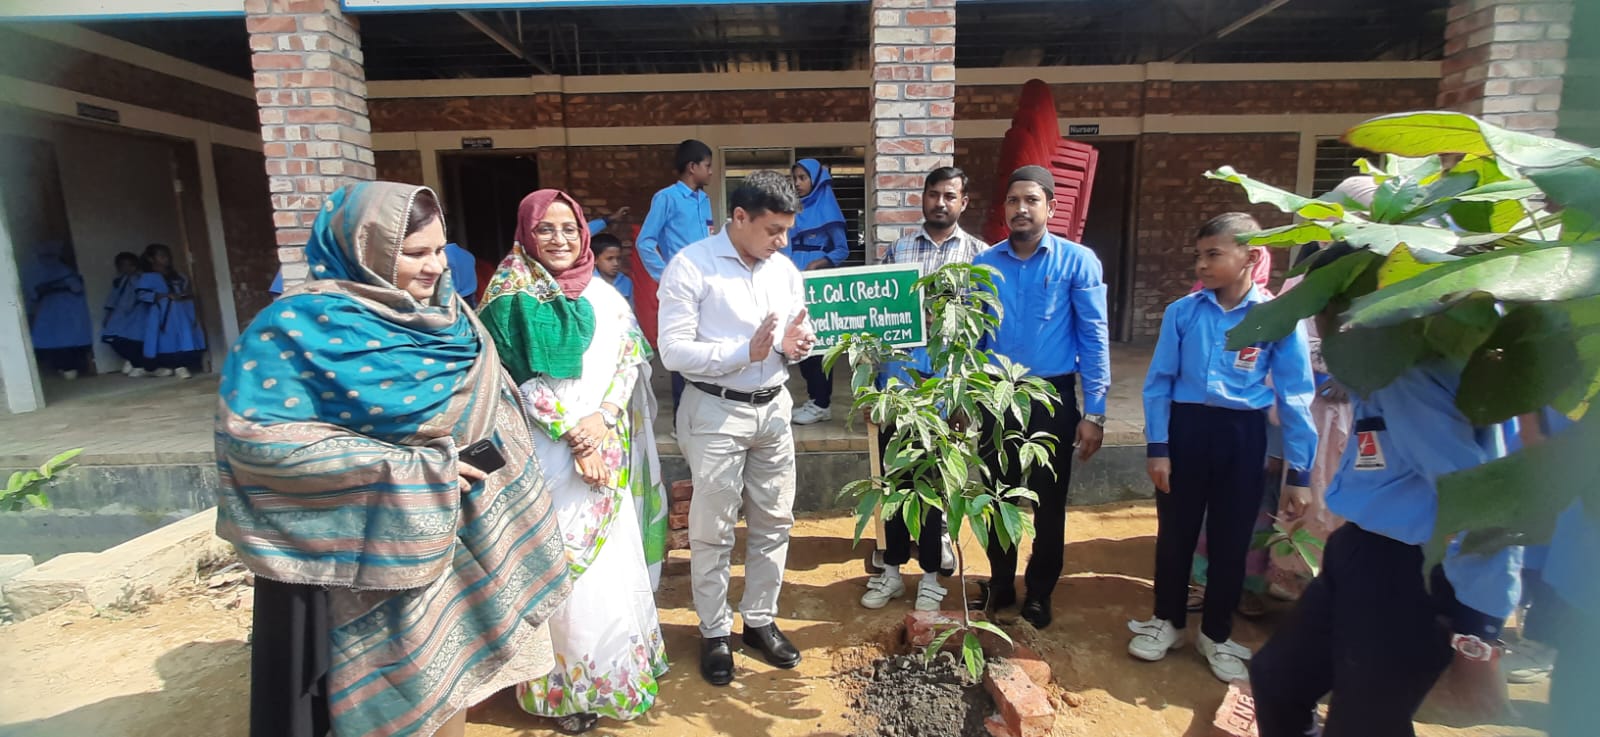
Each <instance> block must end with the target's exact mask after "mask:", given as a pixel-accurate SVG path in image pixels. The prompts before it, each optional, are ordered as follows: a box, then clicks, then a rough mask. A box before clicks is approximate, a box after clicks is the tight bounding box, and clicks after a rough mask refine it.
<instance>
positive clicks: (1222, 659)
mask: <svg viewBox="0 0 1600 737" xmlns="http://www.w3.org/2000/svg"><path fill="white" fill-rule="evenodd" d="M1197 647H1199V648H1200V654H1201V655H1204V656H1206V662H1208V663H1210V664H1211V675H1214V676H1216V677H1217V680H1219V681H1222V682H1223V683H1232V682H1233V681H1248V680H1250V669H1249V668H1248V667H1246V666H1245V664H1244V662H1245V661H1246V660H1249V659H1250V655H1251V653H1250V648H1247V647H1245V646H1243V645H1240V644H1239V643H1237V642H1234V641H1233V638H1229V639H1228V641H1227V642H1223V643H1217V642H1213V641H1212V639H1211V638H1209V637H1206V635H1205V633H1204V632H1202V633H1200V640H1199V643H1198V645H1197Z"/></svg>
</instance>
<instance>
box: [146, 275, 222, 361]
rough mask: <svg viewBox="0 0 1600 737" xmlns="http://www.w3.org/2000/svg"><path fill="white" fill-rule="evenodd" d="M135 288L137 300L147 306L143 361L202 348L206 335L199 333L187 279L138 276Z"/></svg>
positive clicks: (198, 323)
mask: <svg viewBox="0 0 1600 737" xmlns="http://www.w3.org/2000/svg"><path fill="white" fill-rule="evenodd" d="M135 289H136V292H137V294H138V296H139V301H140V302H143V303H145V304H147V305H149V308H148V309H149V313H148V314H147V315H146V316H145V329H144V357H145V358H155V357H156V356H158V355H164V354H170V353H188V352H190V351H199V350H204V349H205V347H206V336H205V333H203V332H201V330H200V319H199V317H198V315H197V314H196V312H195V302H194V296H193V293H192V290H191V289H190V287H189V279H188V277H185V276H184V275H182V274H174V275H173V277H172V279H171V280H170V281H169V280H168V279H167V277H165V276H162V275H161V274H158V273H155V272H153V271H152V272H146V273H144V274H142V275H140V276H139V282H138V284H137V285H136V286H135ZM160 294H180V295H188V299H172V298H171V297H158V296H157V295H160Z"/></svg>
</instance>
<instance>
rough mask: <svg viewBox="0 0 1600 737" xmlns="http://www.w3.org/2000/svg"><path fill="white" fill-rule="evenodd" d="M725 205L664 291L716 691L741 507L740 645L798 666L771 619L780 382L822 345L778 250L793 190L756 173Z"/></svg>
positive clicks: (666, 279)
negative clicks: (680, 382) (723, 214)
mask: <svg viewBox="0 0 1600 737" xmlns="http://www.w3.org/2000/svg"><path fill="white" fill-rule="evenodd" d="M729 204H730V205H731V206H732V208H733V213H732V217H731V218H730V219H729V221H728V225H727V227H725V228H724V229H723V230H722V232H720V233H718V234H717V235H714V236H712V237H710V238H707V239H705V240H703V241H700V242H698V243H695V244H692V245H690V246H688V247H686V248H684V249H683V250H682V251H680V252H679V253H678V255H677V256H676V257H675V258H673V260H672V262H671V263H670V264H668V265H667V269H666V271H665V272H664V273H663V274H662V277H661V288H660V290H659V295H660V299H661V312H660V315H661V332H660V344H661V362H662V363H663V364H664V365H665V366H666V368H667V370H668V371H676V372H679V373H681V374H683V377H684V379H685V380H686V382H687V384H688V388H687V390H686V391H685V392H684V394H683V402H682V404H681V405H680V406H679V407H678V415H677V423H678V424H677V427H678V445H679V447H680V448H682V449H683V454H684V457H685V458H686V459H687V460H688V461H689V470H690V472H691V473H692V474H693V476H694V499H693V501H691V502H690V505H689V552H690V558H689V561H690V570H691V572H692V576H693V585H694V607H695V611H696V613H697V614H699V616H700V634H701V636H702V637H703V638H704V641H703V642H702V644H701V652H700V674H701V675H702V676H704V677H705V679H706V681H708V682H710V683H711V684H712V685H714V686H725V685H727V684H729V683H731V682H732V681H733V650H732V646H731V644H730V642H729V639H730V637H731V635H732V633H733V612H732V611H731V610H730V609H729V607H728V578H729V566H730V563H731V557H732V553H733V542H734V527H735V526H736V525H737V523H738V521H739V512H740V509H741V508H742V509H743V511H744V515H745V522H746V525H747V526H748V528H749V538H748V540H747V541H746V545H745V586H744V599H743V600H742V601H741V602H740V603H739V613H740V616H741V617H743V619H744V638H743V639H744V644H745V645H746V646H747V647H751V648H754V649H755V650H757V651H759V652H760V653H761V655H762V656H763V657H764V658H765V659H766V660H767V662H769V663H771V664H772V665H775V666H777V667H779V668H793V667H794V666H796V665H798V664H799V663H800V651H799V650H798V649H796V648H795V646H794V645H793V644H791V643H790V642H789V640H788V638H786V637H784V636H783V633H782V632H780V631H778V626H777V623H776V622H775V621H774V617H775V616H776V614H777V609H778V591H779V589H780V588H782V586H783V567H784V562H785V560H786V559H787V558H788V555H789V529H790V528H791V527H793V526H794V512H793V508H794V460H795V459H794V437H793V436H792V435H790V430H789V413H790V411H791V410H792V409H793V407H794V400H792V399H791V398H790V397H789V392H788V391H786V390H785V389H784V382H785V381H786V380H787V379H788V378H789V366H790V365H791V364H793V363H794V362H796V361H799V360H801V359H803V358H805V357H806V355H807V354H808V353H809V352H810V351H811V347H812V345H813V344H814V343H815V342H816V335H815V333H813V332H812V330H811V327H810V324H809V322H808V321H807V317H806V309H805V297H804V292H803V290H802V286H801V279H800V272H799V270H797V269H795V267H794V264H793V263H790V261H789V259H788V258H787V257H785V256H784V255H783V254H781V253H779V252H778V251H779V250H780V249H782V248H783V247H784V246H785V245H787V244H788V236H789V229H790V228H791V227H793V226H794V216H795V213H796V212H798V211H799V209H800V197H799V195H798V194H796V192H795V189H794V184H793V183H792V182H791V181H790V180H789V178H788V177H787V176H784V175H782V174H779V173H777V172H774V171H760V172H756V173H754V174H751V175H750V176H749V177H748V178H746V179H745V181H744V184H742V185H741V186H740V187H739V189H738V190H737V191H735V192H734V193H733V196H732V197H731V198H730V199H729Z"/></svg>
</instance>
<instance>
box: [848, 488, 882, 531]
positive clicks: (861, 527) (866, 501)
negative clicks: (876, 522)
mask: <svg viewBox="0 0 1600 737" xmlns="http://www.w3.org/2000/svg"><path fill="white" fill-rule="evenodd" d="M882 498H883V495H882V494H879V493H877V492H870V493H866V494H862V495H861V503H860V504H857V505H856V539H855V542H857V543H860V542H861V533H862V532H864V531H866V529H867V525H869V524H872V515H873V512H874V511H875V510H877V508H878V500H879V499H882Z"/></svg>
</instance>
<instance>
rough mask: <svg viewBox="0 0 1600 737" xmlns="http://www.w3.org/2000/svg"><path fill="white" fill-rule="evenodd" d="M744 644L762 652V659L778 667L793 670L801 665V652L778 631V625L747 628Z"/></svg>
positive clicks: (745, 629)
mask: <svg viewBox="0 0 1600 737" xmlns="http://www.w3.org/2000/svg"><path fill="white" fill-rule="evenodd" d="M744 644H745V645H747V646H749V647H753V648H755V649H757V650H760V651H761V657H763V658H765V659H766V661H767V662H768V663H771V664H773V665H774V666H776V667H779V668H793V667H795V666H797V665H799V664H800V651H799V650H797V649H796V648H795V646H794V644H793V643H791V642H789V638H787V637H784V636H783V633H782V632H779V631H778V625H777V624H776V623H774V624H769V625H766V626H765V627H749V626H746V627H745V628H744Z"/></svg>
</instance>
